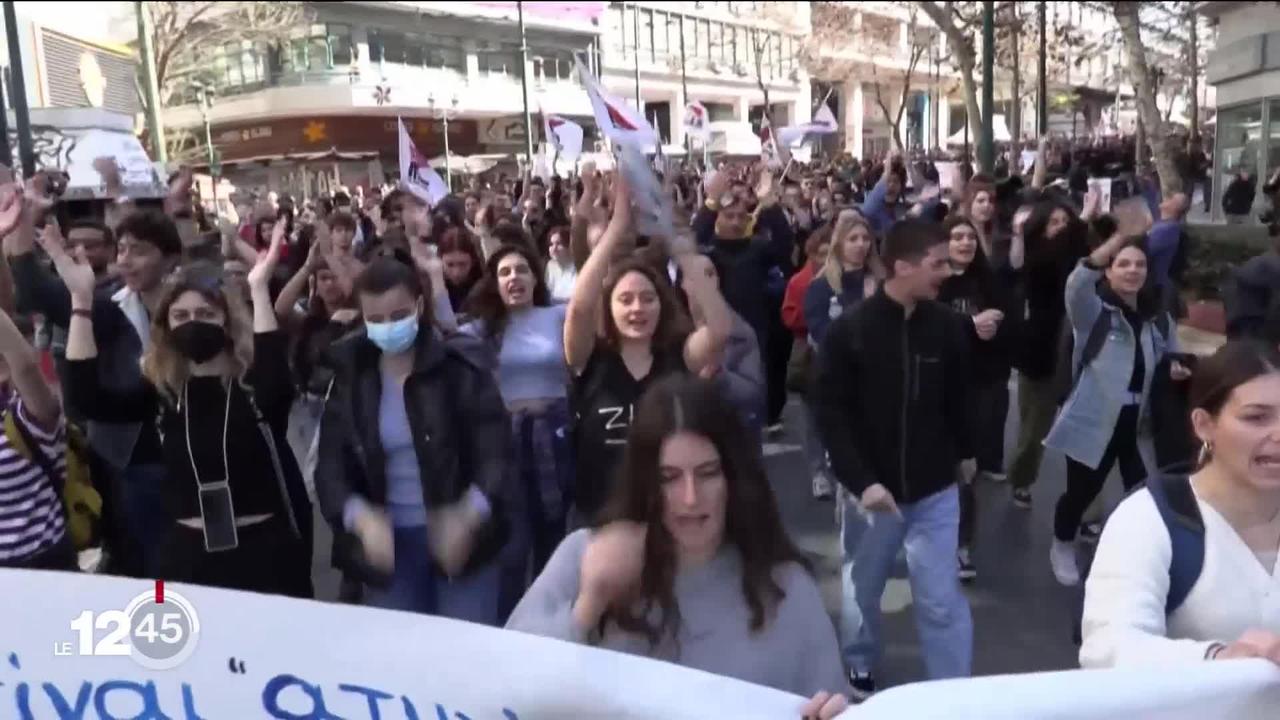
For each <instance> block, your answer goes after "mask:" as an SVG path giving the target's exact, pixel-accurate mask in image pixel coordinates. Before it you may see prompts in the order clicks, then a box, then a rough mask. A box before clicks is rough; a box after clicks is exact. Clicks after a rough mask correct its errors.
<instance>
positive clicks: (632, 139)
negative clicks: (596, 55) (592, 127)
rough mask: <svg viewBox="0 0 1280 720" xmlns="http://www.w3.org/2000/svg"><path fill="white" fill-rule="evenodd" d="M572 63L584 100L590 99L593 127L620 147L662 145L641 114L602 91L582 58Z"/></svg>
mask: <svg viewBox="0 0 1280 720" xmlns="http://www.w3.org/2000/svg"><path fill="white" fill-rule="evenodd" d="M573 63H574V65H575V66H576V67H577V68H578V77H579V78H580V79H581V80H582V85H583V87H585V88H586V89H587V97H588V98H590V100H591V112H592V113H593V114H594V115H595V118H596V127H598V128H600V131H601V132H602V133H604V135H605V137H607V138H609V139H610V140H612V141H614V142H615V143H619V144H626V143H633V144H636V145H639V146H640V147H645V146H647V145H657V144H658V143H659V142H661V141H660V140H659V138H658V133H657V132H656V131H655V130H654V129H653V126H652V125H650V124H649V121H648V120H646V119H645V117H644V114H643V113H641V112H639V111H637V110H636V109H635V108H632V107H631V106H629V105H627V103H625V102H624V101H622V100H621V99H619V98H616V97H614V96H612V95H610V94H609V93H607V92H605V89H604V87H603V86H602V85H601V84H600V81H599V80H597V79H596V76H595V75H592V74H591V71H590V70H588V69H587V66H586V63H584V62H582V56H581V55H577V54H575V55H574V56H573Z"/></svg>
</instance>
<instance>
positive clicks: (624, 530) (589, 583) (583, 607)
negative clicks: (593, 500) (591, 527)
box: [573, 521, 648, 627]
mask: <svg viewBox="0 0 1280 720" xmlns="http://www.w3.org/2000/svg"><path fill="white" fill-rule="evenodd" d="M647 533H648V530H647V528H646V527H645V526H644V525H641V524H640V523H634V522H627V521H618V522H612V523H609V524H608V525H605V526H604V527H602V528H600V529H599V530H597V531H595V533H594V534H593V535H592V536H591V540H590V541H588V542H587V548H586V550H585V551H584V552H583V553H582V563H581V565H580V566H579V570H578V572H579V583H578V587H579V588H581V589H580V590H579V592H578V601H577V602H576V603H574V608H573V612H574V618H575V620H576V621H577V622H578V624H579V626H580V627H594V626H595V624H596V623H597V622H599V619H600V616H602V615H603V614H604V612H605V611H606V610H608V609H609V607H610V606H611V605H616V604H618V603H621V602H624V601H625V599H626V598H627V596H628V595H629V594H630V593H631V592H632V591H633V590H634V589H635V588H636V586H637V585H638V584H639V583H640V573H641V571H643V570H644V546H645V538H646V537H647Z"/></svg>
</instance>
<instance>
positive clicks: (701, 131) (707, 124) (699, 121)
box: [684, 100, 711, 143]
mask: <svg viewBox="0 0 1280 720" xmlns="http://www.w3.org/2000/svg"><path fill="white" fill-rule="evenodd" d="M684 131H685V132H687V133H689V134H690V135H692V136H693V137H696V138H698V139H699V140H701V141H702V142H704V143H705V142H706V141H707V140H710V139H711V117H710V116H709V115H708V114H707V106H706V105H703V104H702V103H700V102H698V101H697V100H694V101H693V102H691V103H689V104H688V105H685V106H684Z"/></svg>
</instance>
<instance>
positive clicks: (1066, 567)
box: [1049, 538, 1080, 587]
mask: <svg viewBox="0 0 1280 720" xmlns="http://www.w3.org/2000/svg"><path fill="white" fill-rule="evenodd" d="M1049 565H1050V566H1051V567H1052V568H1053V576H1054V577H1055V578H1057V580H1058V582H1059V583H1061V584H1063V585H1066V586H1068V587H1070V586H1072V585H1079V584H1080V567H1079V566H1078V565H1076V546H1075V545H1074V544H1072V543H1069V542H1062V541H1061V540H1059V539H1057V538H1054V539H1053V545H1052V546H1051V547H1050V548H1049Z"/></svg>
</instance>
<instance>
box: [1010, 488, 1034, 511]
mask: <svg viewBox="0 0 1280 720" xmlns="http://www.w3.org/2000/svg"><path fill="white" fill-rule="evenodd" d="M1013 504H1014V505H1017V506H1018V507H1020V508H1022V509H1023V510H1030V509H1031V490H1030V489H1028V488H1014V489H1013Z"/></svg>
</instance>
